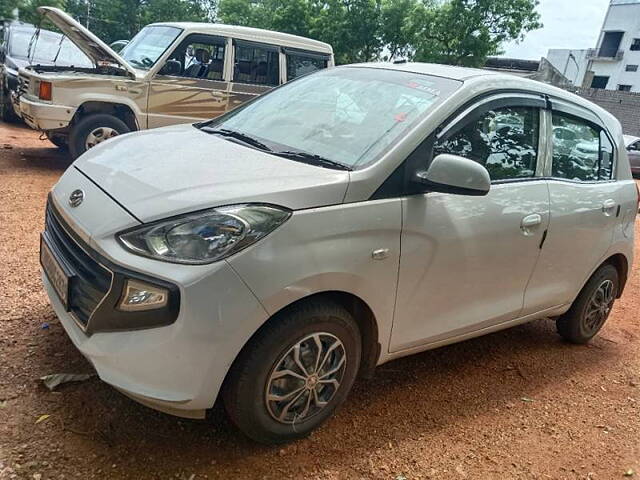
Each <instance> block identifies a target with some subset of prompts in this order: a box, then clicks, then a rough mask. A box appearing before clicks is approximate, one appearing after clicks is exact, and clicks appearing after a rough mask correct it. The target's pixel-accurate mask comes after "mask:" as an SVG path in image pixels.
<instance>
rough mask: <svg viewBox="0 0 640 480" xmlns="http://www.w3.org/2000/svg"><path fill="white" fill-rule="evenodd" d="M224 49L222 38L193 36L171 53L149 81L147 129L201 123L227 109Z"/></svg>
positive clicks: (224, 41) (228, 105) (224, 42)
mask: <svg viewBox="0 0 640 480" xmlns="http://www.w3.org/2000/svg"><path fill="white" fill-rule="evenodd" d="M226 46H227V41H226V39H224V38H221V37H216V36H212V35H202V34H196V35H189V36H188V37H187V38H186V39H185V40H184V41H183V42H182V43H181V44H180V45H179V46H178V47H177V48H176V49H175V51H174V52H173V53H172V54H171V55H170V57H169V59H168V60H167V62H166V63H165V65H164V66H163V68H162V69H161V70H160V71H159V72H158V73H157V74H156V75H154V77H153V79H152V80H151V84H150V86H149V97H148V104H147V105H148V106H147V111H148V128H156V127H162V126H165V125H173V124H176V123H192V122H196V121H202V120H206V119H210V118H214V117H217V116H219V115H221V114H223V113H225V112H226V111H227V110H229V109H230V108H231V107H230V100H229V99H230V93H229V89H230V87H229V83H228V82H226V81H225V78H226V77H225V68H224V65H225V52H226V50H227V48H226Z"/></svg>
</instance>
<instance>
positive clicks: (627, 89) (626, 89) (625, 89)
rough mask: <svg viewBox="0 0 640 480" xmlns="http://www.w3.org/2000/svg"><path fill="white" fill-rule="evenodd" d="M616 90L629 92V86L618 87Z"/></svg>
mask: <svg viewBox="0 0 640 480" xmlns="http://www.w3.org/2000/svg"><path fill="white" fill-rule="evenodd" d="M618 90H620V91H621V92H630V91H631V85H618Z"/></svg>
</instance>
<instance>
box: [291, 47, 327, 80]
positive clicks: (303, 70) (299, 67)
mask: <svg viewBox="0 0 640 480" xmlns="http://www.w3.org/2000/svg"><path fill="white" fill-rule="evenodd" d="M286 57H287V81H290V80H293V79H294V78H298V77H301V76H302V75H306V74H307V73H311V72H315V71H316V70H322V69H323V68H327V58H326V57H321V56H319V55H309V54H304V53H289V52H287V54H286Z"/></svg>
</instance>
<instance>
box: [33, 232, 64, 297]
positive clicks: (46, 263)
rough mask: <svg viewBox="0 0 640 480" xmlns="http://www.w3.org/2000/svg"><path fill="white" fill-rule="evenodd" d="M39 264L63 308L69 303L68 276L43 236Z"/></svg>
mask: <svg viewBox="0 0 640 480" xmlns="http://www.w3.org/2000/svg"><path fill="white" fill-rule="evenodd" d="M40 264H41V265H42V269H43V270H44V273H45V274H46V275H47V278H48V279H49V282H51V285H53V289H54V290H55V291H56V293H57V294H58V297H59V298H60V301H61V302H62V304H63V305H64V307H65V308H68V305H69V276H68V275H67V274H66V272H65V271H64V269H63V268H62V267H61V266H60V264H59V263H58V260H56V257H55V256H54V255H53V253H51V249H50V248H49V246H48V245H47V242H46V241H45V239H44V238H43V237H41V239H40Z"/></svg>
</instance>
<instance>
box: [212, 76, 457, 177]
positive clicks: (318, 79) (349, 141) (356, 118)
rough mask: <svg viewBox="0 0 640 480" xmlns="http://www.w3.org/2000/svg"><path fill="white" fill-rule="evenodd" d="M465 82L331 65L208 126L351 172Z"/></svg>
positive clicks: (297, 156) (293, 155) (275, 150)
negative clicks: (333, 164)
mask: <svg viewBox="0 0 640 480" xmlns="http://www.w3.org/2000/svg"><path fill="white" fill-rule="evenodd" d="M460 85H461V83H460V82H458V81H455V80H450V79H444V78H439V77H432V76H429V75H422V74H418V73H411V72H404V71H397V70H385V69H380V68H363V67H345V68H336V69H330V70H323V71H321V72H317V73H314V74H311V75H308V76H305V77H301V78H300V79H298V80H295V81H293V82H290V83H288V84H286V85H284V86H282V87H280V88H278V89H275V90H273V91H272V92H271V93H268V94H266V95H264V96H263V97H260V98H258V99H257V100H255V101H254V102H251V103H250V104H247V105H246V106H244V107H240V108H239V109H237V110H235V111H233V112H231V113H229V114H227V115H225V116H223V117H220V118H218V119H214V120H212V121H210V122H207V123H205V124H201V125H200V128H204V127H206V130H207V131H211V132H214V133H215V131H214V130H213V129H217V131H218V132H220V131H223V133H225V132H226V133H225V134H226V135H229V132H234V133H236V134H240V135H244V137H245V138H246V137H251V138H252V139H255V140H257V141H259V142H261V143H263V144H265V145H267V146H268V147H269V150H271V151H272V152H273V153H274V154H278V153H282V154H286V155H287V156H288V157H289V158H292V159H294V160H300V161H304V160H305V159H311V156H315V157H316V158H318V159H319V160H325V161H330V162H334V163H335V164H338V165H342V166H344V167H345V168H348V169H354V168H356V167H358V168H361V167H363V166H365V165H367V164H370V163H371V162H372V161H374V160H376V159H377V157H378V156H379V155H380V154H381V153H382V152H383V151H384V150H385V149H386V148H388V147H389V146H390V145H391V144H393V143H394V141H395V140H396V139H398V138H400V137H401V136H402V135H403V134H404V133H405V132H406V131H407V130H408V129H409V128H410V127H412V126H413V125H414V124H415V123H416V121H417V120H419V119H420V118H422V117H424V115H425V114H426V113H427V112H428V111H429V110H430V109H432V108H433V106H434V105H435V104H436V103H438V102H441V101H442V100H443V99H445V98H447V97H448V96H449V95H451V93H452V92H454V91H455V90H456V89H457V88H458V87H459V86H460ZM301 154H302V155H301ZM325 163H326V162H325Z"/></svg>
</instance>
